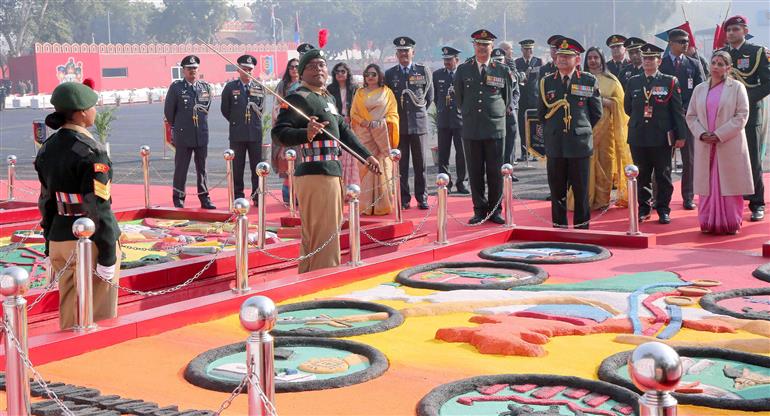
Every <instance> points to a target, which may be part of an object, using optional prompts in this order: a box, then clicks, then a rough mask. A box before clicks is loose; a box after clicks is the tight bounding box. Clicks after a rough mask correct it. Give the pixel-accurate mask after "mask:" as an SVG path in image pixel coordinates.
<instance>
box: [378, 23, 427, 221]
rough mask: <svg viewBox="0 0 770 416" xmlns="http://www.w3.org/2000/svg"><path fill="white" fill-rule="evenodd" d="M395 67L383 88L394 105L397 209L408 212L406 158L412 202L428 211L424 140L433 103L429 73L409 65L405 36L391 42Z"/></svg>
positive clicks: (409, 51)
mask: <svg viewBox="0 0 770 416" xmlns="http://www.w3.org/2000/svg"><path fill="white" fill-rule="evenodd" d="M393 44H394V45H396V58H398V65H396V66H394V67H392V68H390V69H388V70H387V71H385V85H387V86H388V87H390V89H391V90H392V91H393V95H395V97H396V102H397V104H398V118H399V120H398V125H399V136H400V140H399V143H398V150H400V151H401V161H400V162H399V165H398V168H399V171H400V173H401V178H400V180H401V208H403V209H409V201H410V200H411V198H412V196H411V194H410V191H409V159H410V157H411V158H412V167H413V168H414V199H416V200H417V207H418V208H420V209H428V193H427V191H426V188H425V141H426V140H428V107H429V106H430V104H431V103H432V102H433V82H432V80H431V72H430V69H428V67H426V66H425V65H420V64H417V63H414V62H413V59H414V45H415V42H414V40H412V39H411V38H409V37H407V36H399V37H397V38H396V39H394V40H393Z"/></svg>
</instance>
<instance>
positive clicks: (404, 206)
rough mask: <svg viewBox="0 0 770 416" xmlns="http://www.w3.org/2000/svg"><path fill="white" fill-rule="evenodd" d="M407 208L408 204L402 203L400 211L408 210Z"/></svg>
mask: <svg viewBox="0 0 770 416" xmlns="http://www.w3.org/2000/svg"><path fill="white" fill-rule="evenodd" d="M409 208H410V207H409V203H408V202H404V203H402V204H401V209H409Z"/></svg>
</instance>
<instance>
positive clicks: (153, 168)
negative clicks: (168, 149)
mask: <svg viewBox="0 0 770 416" xmlns="http://www.w3.org/2000/svg"><path fill="white" fill-rule="evenodd" d="M150 170H152V172H153V173H154V174H155V175H156V176H157V177H158V179H160V180H161V181H162V182H161V183H160V184H161V185H171V189H172V190H173V191H175V192H176V193H178V194H180V196H182V197H188V196H200V195H207V194H209V193H210V192H211V191H213V190H214V189H217V188H219V187H221V186H222V184H224V183H225V182H227V175H226V174H225V175H224V176H222V179H221V180H220V181H219V182H217V183H216V184H214V186H207V187H206V188H207V190H206V192H195V193H193V192H186V191H183V190H180V189H177V188H176V187H174V186H173V180H172V181H171V182H168V181H167V180H166V178H164V177H163V174H161V173H160V172H159V171H158V170H157V169H155V167H154V166H153V165H150ZM207 176H208V174H207Z"/></svg>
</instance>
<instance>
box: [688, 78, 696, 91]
mask: <svg viewBox="0 0 770 416" xmlns="http://www.w3.org/2000/svg"><path fill="white" fill-rule="evenodd" d="M693 88H695V82H694V81H693V80H692V78H687V89H688V90H691V89H693Z"/></svg>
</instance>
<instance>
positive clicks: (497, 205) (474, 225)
mask: <svg viewBox="0 0 770 416" xmlns="http://www.w3.org/2000/svg"><path fill="white" fill-rule="evenodd" d="M502 202H503V196H502V195H500V199H498V200H497V203H496V204H495V206H494V207H493V208H492V209H491V210H490V211H489V213H488V214H487V216H486V217H484V219H483V220H481V221H479V222H477V223H475V224H468V223H465V222H462V221H460V220H459V219H457V217H455V216H454V215H452V212H451V211H449V210H448V209H447V210H446V213H447V216H449V218H451V219H453V220H455V222H457V223H458V224H460V225H462V226H463V227H468V228H472V227H478V226H480V225H482V224H484V223H485V222H487V221H489V219H490V218H492V216H493V215H495V214H496V213H497V208H499V207H500V204H501V203H502Z"/></svg>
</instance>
